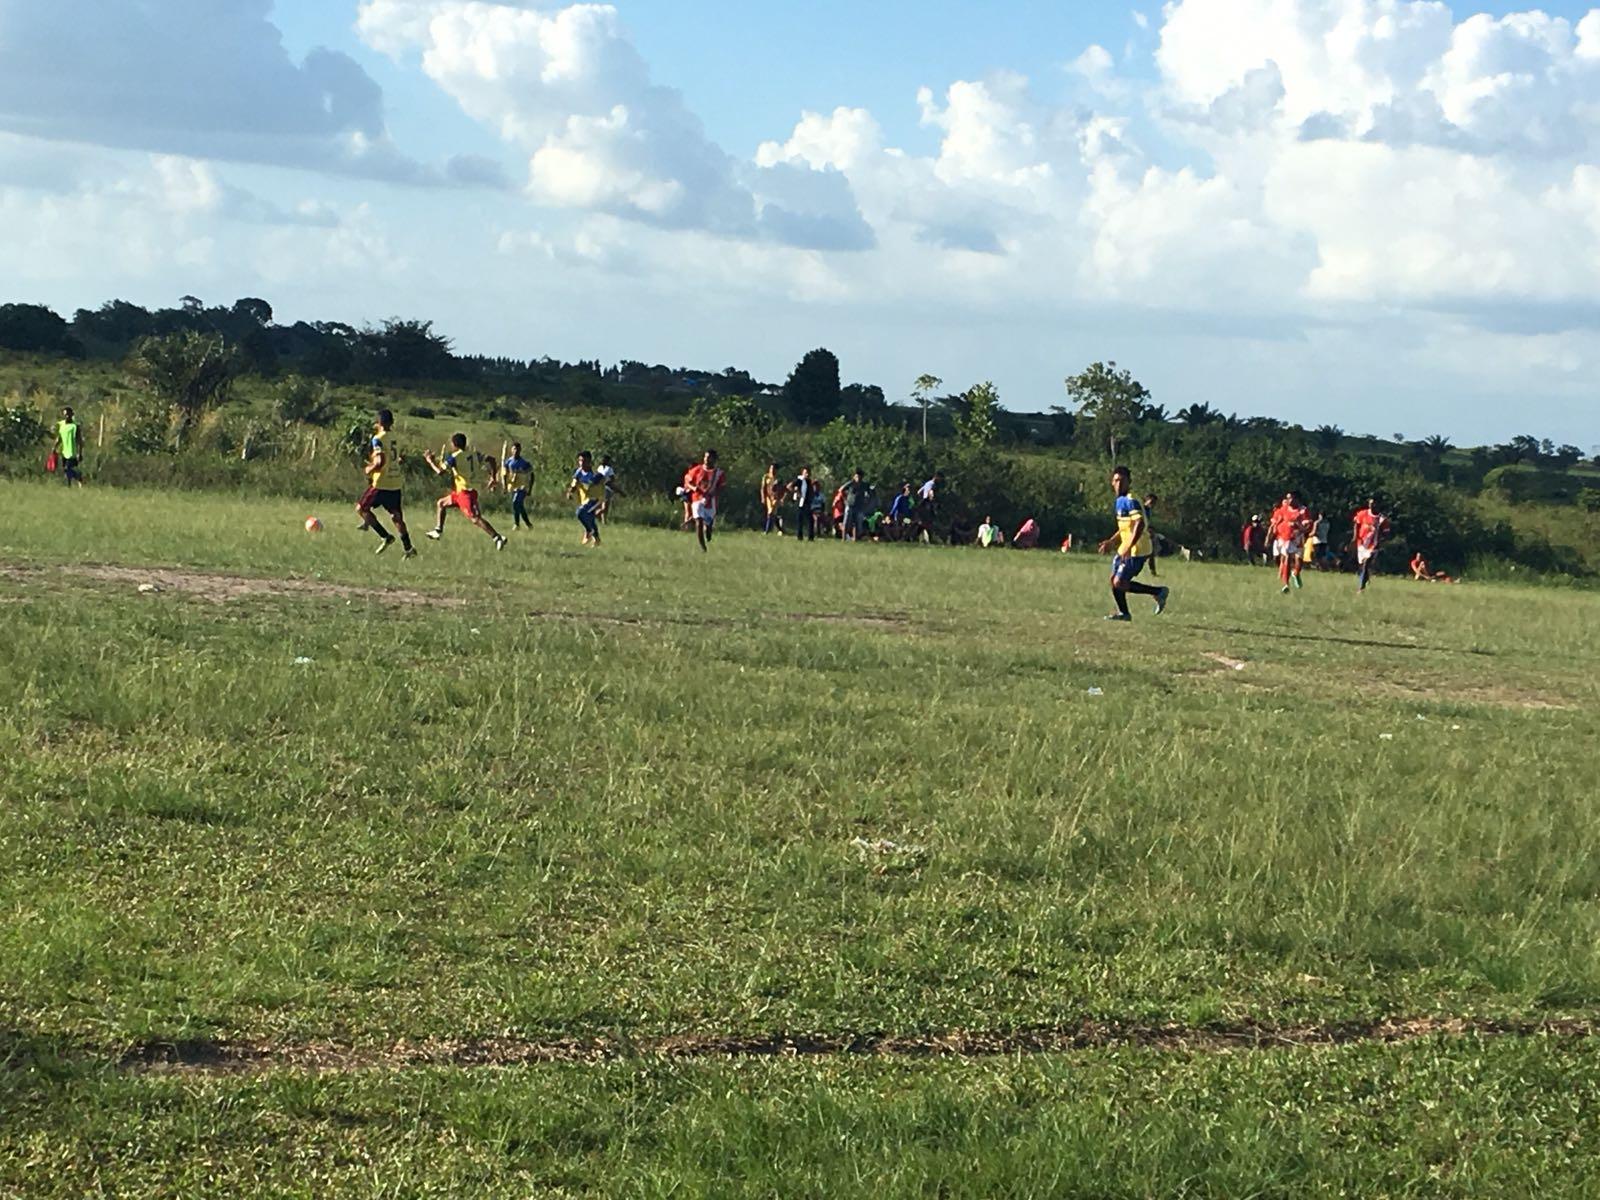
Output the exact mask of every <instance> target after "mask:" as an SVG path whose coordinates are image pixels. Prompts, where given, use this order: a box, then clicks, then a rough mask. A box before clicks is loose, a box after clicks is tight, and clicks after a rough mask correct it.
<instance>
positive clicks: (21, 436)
mask: <svg viewBox="0 0 1600 1200" xmlns="http://www.w3.org/2000/svg"><path fill="white" fill-rule="evenodd" d="M49 436H50V427H49V426H48V425H46V424H45V423H44V422H43V421H41V420H40V419H39V414H38V413H37V412H36V411H35V410H34V409H32V408H29V407H28V406H27V405H24V404H16V405H12V406H10V407H0V454H20V453H21V452H22V451H24V450H27V449H30V448H32V447H37V446H38V445H39V444H40V443H42V442H43V441H44V440H45V439H46V438H47V437H49Z"/></svg>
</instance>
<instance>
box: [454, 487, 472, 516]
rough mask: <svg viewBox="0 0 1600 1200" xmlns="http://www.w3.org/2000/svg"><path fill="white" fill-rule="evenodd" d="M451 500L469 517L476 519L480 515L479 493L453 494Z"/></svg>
mask: <svg viewBox="0 0 1600 1200" xmlns="http://www.w3.org/2000/svg"><path fill="white" fill-rule="evenodd" d="M450 500H451V502H452V503H454V504H455V506H456V507H457V508H459V509H460V510H461V511H462V512H464V513H466V514H467V516H469V517H475V516H477V515H478V493H477V492H475V491H472V492H451V493H450Z"/></svg>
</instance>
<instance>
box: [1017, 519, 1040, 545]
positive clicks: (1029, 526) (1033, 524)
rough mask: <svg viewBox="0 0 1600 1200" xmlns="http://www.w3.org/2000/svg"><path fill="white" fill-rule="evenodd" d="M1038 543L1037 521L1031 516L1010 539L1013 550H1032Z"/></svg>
mask: <svg viewBox="0 0 1600 1200" xmlns="http://www.w3.org/2000/svg"><path fill="white" fill-rule="evenodd" d="M1038 545H1039V523H1038V522H1037V521H1035V520H1034V519H1033V518H1032V517H1029V518H1028V519H1027V520H1026V521H1024V522H1023V523H1022V525H1021V527H1020V528H1019V529H1018V530H1017V532H1016V535H1015V536H1014V537H1013V538H1012V539H1011V548H1012V549H1013V550H1033V549H1035V548H1037V547H1038Z"/></svg>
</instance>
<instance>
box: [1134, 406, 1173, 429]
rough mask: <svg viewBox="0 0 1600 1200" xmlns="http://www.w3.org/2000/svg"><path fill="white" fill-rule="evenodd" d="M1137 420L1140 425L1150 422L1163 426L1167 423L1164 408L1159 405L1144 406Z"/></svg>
mask: <svg viewBox="0 0 1600 1200" xmlns="http://www.w3.org/2000/svg"><path fill="white" fill-rule="evenodd" d="M1139 420H1140V422H1141V423H1143V422H1145V421H1151V422H1154V423H1155V424H1157V425H1165V424H1166V423H1167V410H1166V406H1165V405H1161V404H1146V405H1145V406H1144V408H1143V409H1142V410H1141V411H1140V413H1139Z"/></svg>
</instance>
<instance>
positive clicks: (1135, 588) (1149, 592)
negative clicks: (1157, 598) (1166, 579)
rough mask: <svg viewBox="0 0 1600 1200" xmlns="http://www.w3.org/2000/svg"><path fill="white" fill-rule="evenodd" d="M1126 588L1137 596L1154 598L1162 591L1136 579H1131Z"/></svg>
mask: <svg viewBox="0 0 1600 1200" xmlns="http://www.w3.org/2000/svg"><path fill="white" fill-rule="evenodd" d="M1124 586H1125V587H1126V589H1127V590H1128V591H1130V592H1132V593H1133V594H1134V595H1135V596H1154V595H1155V594H1156V593H1157V592H1159V591H1160V590H1161V589H1160V588H1153V587H1151V586H1150V585H1149V584H1148V583H1140V582H1139V581H1138V580H1136V579H1130V580H1129V581H1128V582H1127V584H1125V585H1124Z"/></svg>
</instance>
